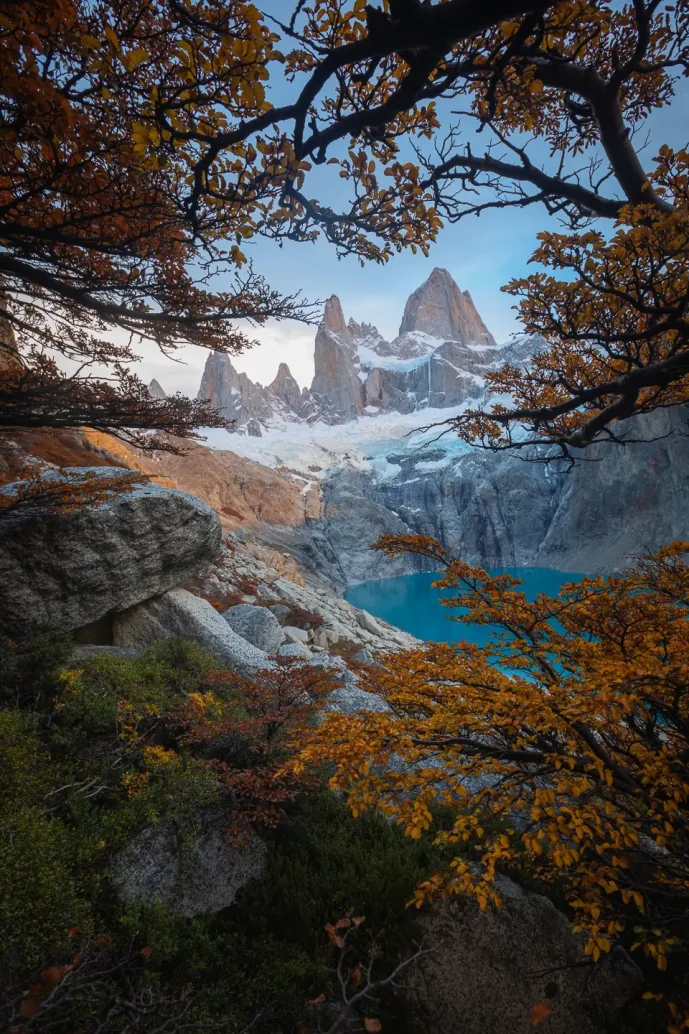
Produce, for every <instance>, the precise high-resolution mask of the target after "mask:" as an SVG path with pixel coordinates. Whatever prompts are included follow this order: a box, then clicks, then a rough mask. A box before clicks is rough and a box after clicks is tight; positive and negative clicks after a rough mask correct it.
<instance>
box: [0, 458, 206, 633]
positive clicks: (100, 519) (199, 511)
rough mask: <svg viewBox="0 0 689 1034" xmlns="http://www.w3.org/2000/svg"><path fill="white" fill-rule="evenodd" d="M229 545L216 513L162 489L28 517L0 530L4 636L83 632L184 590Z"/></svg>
mask: <svg viewBox="0 0 689 1034" xmlns="http://www.w3.org/2000/svg"><path fill="white" fill-rule="evenodd" d="M87 469H89V468H87ZM90 469H92V470H97V472H98V473H99V474H103V476H118V475H122V474H124V473H127V472H126V471H124V470H121V469H120V468H117V467H103V468H90ZM82 470H83V468H82ZM56 476H58V475H56ZM11 490H12V486H5V488H4V489H3V491H5V492H6V491H11ZM220 546H221V535H220V521H219V519H218V516H217V514H216V513H215V512H214V511H213V510H212V509H211V508H210V506H207V505H206V504H205V503H202V502H201V500H200V499H196V498H195V497H194V496H191V495H187V494H186V493H184V492H179V491H177V490H176V489H171V488H163V487H162V486H160V485H153V484H142V485H138V486H135V487H134V488H133V489H131V491H128V492H124V493H122V494H120V495H115V496H113V498H112V499H110V500H108V501H107V502H105V503H102V504H101V505H94V506H89V507H84V508H82V509H79V510H75V511H74V512H72V513H59V514H55V513H40V512H38V511H32V512H28V511H27V512H25V513H22V512H21V511H18V512H17V513H16V515H13V516H8V517H5V518H4V519H3V521H2V522H1V525H0V630H2V632H3V633H4V634H6V635H10V636H12V635H19V634H22V633H26V631H27V627H28V626H30V625H35V626H41V625H42V626H49V627H51V628H54V629H56V630H60V631H70V630H72V629H76V628H79V627H81V626H83V625H86V624H89V623H92V622H94V621H96V620H98V619H99V618H101V617H103V616H104V615H105V614H108V613H109V612H111V611H118V610H125V609H127V608H129V607H132V606H134V605H135V604H137V603H141V602H142V601H143V600H146V599H148V598H149V597H150V596H155V595H157V594H160V593H162V592H165V591H166V590H167V589H171V588H172V587H173V586H175V585H179V584H180V582H183V581H185V580H186V579H187V578H189V577H190V576H191V575H193V574H195V573H196V572H198V571H199V570H200V569H201V568H202V567H203V566H204V564H205V563H206V562H207V561H209V560H212V559H213V557H214V556H215V555H216V554H217V553H218V552H219V550H220Z"/></svg>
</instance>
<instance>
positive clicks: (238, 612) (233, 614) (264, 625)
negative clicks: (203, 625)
mask: <svg viewBox="0 0 689 1034" xmlns="http://www.w3.org/2000/svg"><path fill="white" fill-rule="evenodd" d="M223 618H224V620H225V621H226V622H227V624H228V625H229V626H230V628H231V629H233V630H234V631H235V632H236V633H237V635H240V636H241V637H242V639H246V640H247V642H249V643H252V644H253V645H254V646H257V647H258V649H259V650H264V651H265V653H275V651H276V650H277V648H278V646H279V645H280V643H281V642H282V639H283V630H282V627H281V625H280V622H279V621H278V619H277V618H276V617H275V615H274V614H271V612H270V611H269V610H268V608H267V607H253V606H251V604H249V603H240V604H239V605H238V606H236V607H230V608H229V610H226V611H225V613H224V614H223Z"/></svg>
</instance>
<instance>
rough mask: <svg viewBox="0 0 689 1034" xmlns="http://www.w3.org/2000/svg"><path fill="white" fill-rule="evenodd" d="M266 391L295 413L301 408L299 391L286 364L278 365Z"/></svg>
mask: <svg viewBox="0 0 689 1034" xmlns="http://www.w3.org/2000/svg"><path fill="white" fill-rule="evenodd" d="M267 390H268V391H269V392H272V393H273V395H277V397H278V398H279V399H281V400H282V402H284V403H285V405H287V406H289V408H290V409H293V410H294V411H295V412H298V411H299V409H300V408H301V406H302V394H301V389H300V387H299V385H298V384H297V382H296V381H295V379H294V377H293V376H292V374H291V373H290V368H289V366H288V365H287V363H280V365H279V367H278V372H277V375H276V377H275V380H274V381H273V382H272V384H269V385H268V389H267Z"/></svg>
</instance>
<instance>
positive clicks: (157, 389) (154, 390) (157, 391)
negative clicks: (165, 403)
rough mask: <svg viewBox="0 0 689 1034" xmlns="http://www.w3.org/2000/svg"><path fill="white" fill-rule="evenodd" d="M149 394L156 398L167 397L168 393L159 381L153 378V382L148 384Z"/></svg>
mask: <svg viewBox="0 0 689 1034" xmlns="http://www.w3.org/2000/svg"><path fill="white" fill-rule="evenodd" d="M148 394H149V395H152V396H153V398H154V399H166V398H167V394H166V393H165V391H164V389H163V388H162V387H161V386H160V384H159V383H158V381H157V380H156V379H155V377H154V378H153V380H152V381H151V383H150V384H149V385H148Z"/></svg>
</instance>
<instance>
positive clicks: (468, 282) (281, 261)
mask: <svg viewBox="0 0 689 1034" xmlns="http://www.w3.org/2000/svg"><path fill="white" fill-rule="evenodd" d="M259 6H260V7H261V8H262V9H263V10H264V11H266V12H268V13H271V12H272V13H276V14H282V16H283V17H284V8H285V6H290V5H286V3H285V0H262V2H261V3H260V5H259ZM277 82H278V86H277V88H276V89H275V91H274V94H273V96H272V98H271V99H273V100H274V102H275V103H282V102H284V101H285V100H286V99H287V98H288V97H289V96H291V93H293V91H294V87H292V88H290V87H289V86H288V85H287V84H286V83H285V81H284V79H283V80H280V79H279V78H278V80H277ZM687 110H689V87H688V86H687V85H684V86H682V87H681V89H680V92H679V93H678V96H677V97H676V98H675V101H674V103H673V105H672V106H671V107H670V108H666V109H663V110H662V111H660V112H659V113H655V114H654V115H653V117H652V119H651V120H649V122H648V123H647V124H646V126H645V127H644V132H646V131H648V132H649V140H648V143H647V146H646V147H645V148H644V151H643V156H642V161H643V163H644V164H645V165H646V166H650V165H651V161H650V158H651V157H652V155H653V154H654V153H656V150H657V146H658V144H659V143H660V142H662V141H664V140H665V141H667V142H668V143H670V144H671V145H674V146H684V145H685V144H686V141H687V119H686V112H687ZM480 144H481V145H482V144H483V140H481V141H480ZM315 175H316V179H315V181H314V183H313V184H312V193H313V194H318V196H319V197H321V200H325V201H326V202H327V201H336V200H337V198H336V193H337V190H338V189H341V184H342V181H341V180H335V181H334V182H335V188H334V192H333V188H332V186H328V188H327V191H326V192H327V193H328V194H329V197H324V196H323V192H322V191H321V190H320V186H321V184H320V181H319V177H320V175H321V170H320V169H319V170H316V171H315ZM338 184H339V185H340V186H339V187H338ZM546 228H549V229H558V228H559V227H558V223H557V221H556V220H555V219H552V218H549V217H548V215H547V213H546V211H545V209H544V208H543V207H541V206H540V205H534V206H531V207H528V208H525V209H503V210H490V211H487V212H484V213H482V215H481V216H480V217H478V218H477V217H475V216H470V217H467V218H465V219H463V220H462V221H461V222H460V223H459V224H457V225H454V226H447V227H446V228H445V229H444V230H443V231H441V233H440V235H439V237H438V239H437V241H436V242H435V243H434V244H433V246H432V247H431V250H430V254H429V256H428V257H427V258H426V257H425V256H423V255H421V254H416V255H414V254H412V252H411V251H406V252H403V253H401V254H399V255H395V256H394V257H393V258H392V259H391V260H390V261H389V262H388V263H387V264H386V265H383V266H379V265H375V264H374V263H370V262H369V263H367V264H366V265H365V266H364V267H362V266H361V265H360V263H359V260H358V259H356V258H354V257H352V256H349V257H345V258H343V259H338V258H337V256H336V254H335V249H334V247H333V246H332V245H330V244H329V243H327V242H326V241H324V240H318V241H316V242H314V243H312V244H296V243H290V242H286V243H285V244H284V245H283V246H282V247H279V246H278V245H277V244H276V243H275V242H273V241H267V240H255V241H254V242H251V247H249V248H247V247H245V246H244V247H243V250H244V251H245V252H246V254H247V255H248V257H250V258H251V259H252V260H253V262H254V265H255V268H256V270H257V271H258V272H260V273H262V274H263V275H264V276H265V277H266V279H267V281H268V283H269V284H270V285H271V287H273V288H275V289H277V290H279V291H281V292H283V293H285V294H291V293H295V292H300V293H301V294H303V295H304V296H305V297H306V299H307V300H308V301H310V302H320V303H324V302H325V300H326V299H327V298H329V297H330V296H331V295H333V294H337V295H338V297H339V298H340V301H341V303H342V308H343V310H344V314H345V318H346V319H349V318H350V317H353V318H354V319H355V320H357V321H358V322H367V323H372V324H374V325H375V326H376V327H377V328H378V330H379V331H380V332H381V334H382V335H383V337H385V338H387V339H388V340H390V339H392V338H394V337H395V336H396V334H397V332H398V329H399V324H400V320H401V318H402V313H403V311H404V305H405V302H406V300H407V298H408V297H409V295H410V294H411V293H412V291H414V290H415V289H416V288H417V287H418V286H419V285H420V284H421V283H423V281H424V280H425V279H426V278H427V277H428V276H429V275H430V273H431V270H432V269H433V268H434V267H435V266H441V267H443V268H445V269H447V270H448V271H449V272H450V273H451V275H452V276H453V277H454V279H455V280H456V282H457V284H458V285H459V287H460V288H461V289H462V290H468V291H469V293H470V294H471V296H472V298H473V300H474V303H475V304H476V307H477V309H478V311H479V313H480V315H481V316H482V318H483V320H484V322H485V323H486V325H487V326H488V329H489V330H490V331H491V332H492V334H493V336H494V337H495V339H496V340H497V341H498V342H504V341H507V340H508V339H509V337H510V335H511V334H513V333H515V332H518V331H519V330H520V326H519V322H518V320H517V314H516V312H515V311H514V308H513V306H514V299H513V298H512V297H511V296H510V295H507V294H505V293H503V292H502V291H501V288H502V286H503V285H504V284H506V283H507V282H508V281H509V280H510V279H512V277H519V276H523V275H525V274H526V273H527V272H528V271H529V269H530V267H529V264H528V263H529V258H530V256H531V254H532V252H533V250H534V248H535V247H536V244H537V240H536V235H537V233H538V232H539V231H541V230H544V229H546ZM531 268H532V267H531ZM223 286H229V284H228V285H223V282H222V278H220V279H219V280H218V282H217V287H218V288H219V289H222V288H223ZM244 329H246V330H247V332H248V333H249V335H250V337H252V338H255V339H257V341H258V342H259V343H258V344H257V346H256V347H254V348H252V349H251V350H249V351H247V352H245V353H243V354H242V355H239V356H237V357H233V358H232V362H233V363H234V365H235V367H236V368H237V369H238V370H240V371H244V372H246V373H247V374H248V376H249V377H250V378H251V379H252V380H254V381H258V382H260V383H261V384H263V385H266V384H268V383H270V381H271V380H272V379H273V378H274V377H275V374H276V373H277V369H278V366H279V364H280V363H281V362H286V363H287V364H288V366H289V367H290V370H291V372H292V374H293V376H294V377H295V378H296V380H297V381H298V383H299V385H300V386H301V387H304V386H309V385H310V383H311V379H312V377H313V349H314V340H315V335H316V327H315V326H308V325H304V324H299V323H295V322H286V323H280V324H278V323H276V322H274V321H273V322H270V323H269V324H267V325H266V326H264V327H251V326H247V327H245V328H244ZM137 351H138V352H139V354H141V355H142V357H143V361H142V362H141V363H139V364H138V366H137V371H138V373H139V374H140V376H141V377H142V378H143V379H144V380H146V381H149V380H150V379H151V378H152V377H155V378H156V379H157V380H158V381H159V383H160V384H161V385H162V387H163V388H164V389H165V391H166V392H168V393H172V392H174V391H181V392H183V393H184V394H187V395H196V393H197V391H198V387H199V383H200V380H201V375H202V372H203V367H204V364H205V360H206V355H207V353H206V352H205V351H203V350H202V349H199V348H194V347H192V346H189V347H187V348H184V349H180V350H179V351H178V352H177V353H176V357H177V361H176V362H175V361H172V360H169V359H166V358H165V357H164V356H162V355H161V354H160V353H159V352H158V350H157V349H156V348H155V346H153V345H150V344H146V343H143V344H142V345H139V346H137Z"/></svg>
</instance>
